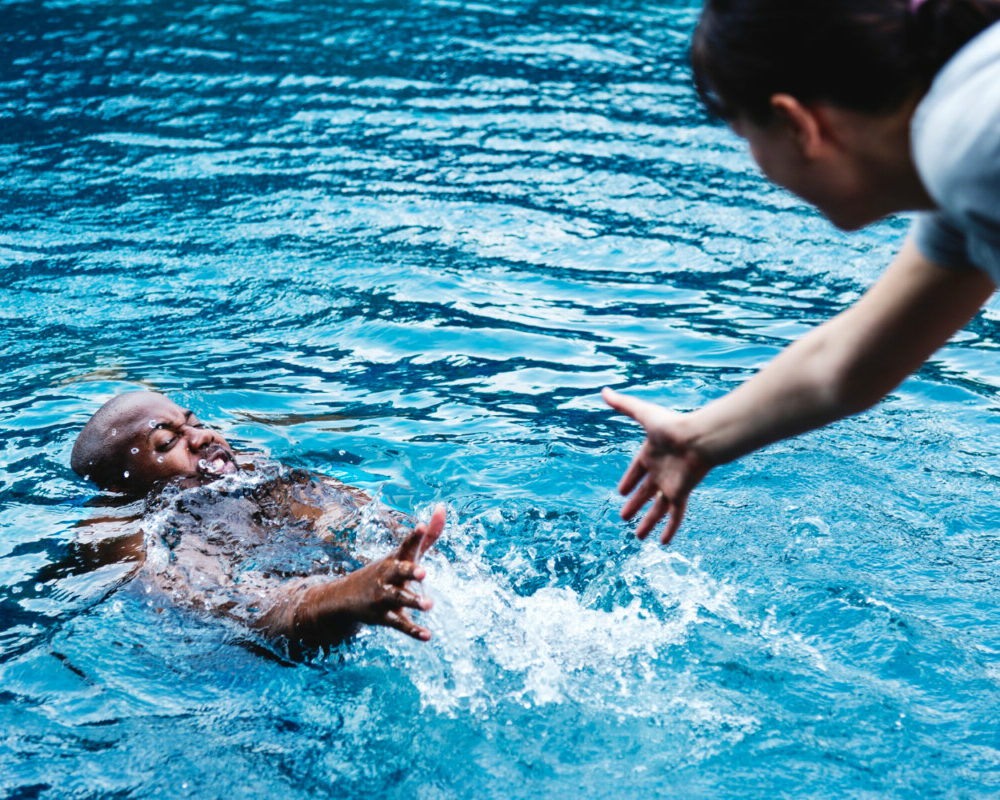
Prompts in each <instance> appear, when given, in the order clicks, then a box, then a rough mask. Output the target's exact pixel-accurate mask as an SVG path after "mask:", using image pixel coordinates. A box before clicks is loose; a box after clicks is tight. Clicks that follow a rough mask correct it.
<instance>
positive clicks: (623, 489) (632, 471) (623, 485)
mask: <svg viewBox="0 0 1000 800" xmlns="http://www.w3.org/2000/svg"><path fill="white" fill-rule="evenodd" d="M643 449H645V445H643ZM645 474H646V461H645V459H644V458H643V451H642V450H640V451H639V452H638V453H637V454H636V457H635V458H633V459H632V463H631V464H629V465H628V469H627V470H625V474H624V475H622V479H621V480H620V481H618V494H621V495H626V494H628V493H629V492H631V491H632V490H633V489H634V488H635V487H636V485H637V484H638V483H639V481H640V480H642V478H643V476H644V475H645Z"/></svg>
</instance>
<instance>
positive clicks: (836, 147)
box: [732, 118, 892, 230]
mask: <svg viewBox="0 0 1000 800" xmlns="http://www.w3.org/2000/svg"><path fill="white" fill-rule="evenodd" d="M732 128H733V131H734V132H735V133H736V134H737V135H738V136H740V137H742V138H743V139H746V141H747V143H748V144H749V145H750V154H751V155H752V156H753V159H754V161H756V162H757V165H758V166H759V167H760V170H761V172H763V173H764V175H765V177H767V178H768V179H769V180H770V181H772V182H773V183H776V184H777V185H778V186H781V187H783V188H785V189H787V190H788V191H790V192H792V193H793V194H795V195H797V196H798V197H800V198H802V199H803V200H805V201H806V202H807V203H809V204H810V205H812V206H814V207H815V208H816V209H818V210H819V211H820V213H822V214H823V215H824V216H825V217H826V218H827V219H829V220H830V222H832V223H833V224H834V225H836V226H837V227H838V228H840V229H842V230H855V229H857V228H861V227H864V226H865V225H868V224H870V223H872V222H875V221H876V220H878V219H881V218H882V217H883V216H885V215H886V214H887V213H889V211H891V210H892V209H887V208H885V207H884V196H885V194H884V192H882V191H881V187H880V186H878V185H877V181H876V180H875V179H874V175H873V173H871V172H870V171H869V170H867V169H866V168H865V165H864V163H863V160H862V159H861V158H860V157H859V155H858V154H857V153H855V152H853V151H852V150H851V148H849V147H844V146H843V142H844V140H843V139H840V138H838V139H836V140H831V139H827V138H823V137H824V136H825V133H824V134H819V133H816V132H810V131H804V130H802V129H801V128H800V127H798V126H797V125H796V122H795V121H794V120H788V119H785V118H782V119H777V120H775V121H774V122H771V123H769V124H766V125H760V124H758V123H754V122H751V121H749V120H746V119H740V120H737V121H736V122H734V123H733V124H732ZM810 136H813V139H811V140H810V139H809V137H810ZM848 141H849V139H848Z"/></svg>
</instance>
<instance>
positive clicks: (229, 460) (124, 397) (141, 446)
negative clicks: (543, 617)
mask: <svg viewBox="0 0 1000 800" xmlns="http://www.w3.org/2000/svg"><path fill="white" fill-rule="evenodd" d="M71 466H72V467H73V470H74V471H75V472H76V473H77V474H78V475H81V476H83V477H85V478H86V479H88V480H90V481H92V482H93V483H95V484H97V486H98V487H99V488H101V489H105V490H110V491H114V492H118V493H120V495H121V496H122V499H132V500H136V499H138V498H145V502H144V508H143V511H142V513H141V514H136V513H135V512H134V508H133V512H132V513H131V515H130V516H127V517H122V516H120V515H119V516H111V517H105V518H102V519H97V520H93V521H91V523H90V525H89V527H90V529H91V537H90V539H91V543H90V544H87V543H84V544H81V545H79V549H83V550H88V549H89V556H90V559H91V560H96V561H100V562H107V561H109V560H114V561H134V562H136V563H137V564H138V565H139V567H138V568H137V571H138V572H139V573H140V575H141V577H142V579H143V580H145V581H146V582H147V591H152V590H153V589H158V590H160V591H162V592H163V593H164V594H166V595H167V596H169V597H170V598H171V599H172V601H173V602H176V603H179V604H181V605H187V606H191V607H194V608H200V609H204V610H207V611H209V612H211V613H213V614H215V615H219V616H224V617H227V618H230V619H235V620H237V621H238V622H240V623H242V624H244V625H246V626H247V627H248V628H250V629H252V630H254V631H256V632H258V633H260V634H263V635H264V636H265V637H267V638H269V639H282V640H284V641H285V642H287V644H288V646H289V649H290V651H292V652H296V651H299V650H300V648H301V647H303V646H305V647H317V646H324V645H328V644H334V643H336V642H339V641H341V640H343V639H345V638H347V637H349V636H350V635H352V634H353V633H354V632H355V631H356V630H357V628H358V626H359V624H362V623H363V624H367V625H383V626H386V627H390V628H395V629H396V630H399V631H402V632H403V633H405V634H407V635H408V636H412V637H413V638H415V639H418V640H421V641H427V640H428V639H430V637H431V634H430V631H429V630H427V629H426V628H424V627H421V626H420V625H417V624H416V623H415V622H414V621H413V620H412V619H411V618H410V615H409V612H410V610H411V609H414V610H419V611H426V610H428V609H429V608H430V607H431V601H430V599H429V598H427V597H424V596H421V595H418V594H417V593H416V592H414V591H413V588H412V585H413V582H417V583H419V582H420V581H422V580H423V578H424V576H425V572H424V568H423V567H422V566H420V558H421V556H423V554H424V553H425V552H426V551H427V549H428V548H429V547H431V546H432V545H433V544H434V542H435V541H437V538H438V537H439V536H440V534H441V531H442V529H443V528H444V522H445V510H444V507H443V506H441V505H439V506H438V507H437V508H436V509H435V510H434V512H433V514H432V515H431V518H430V521H429V522H427V523H419V524H417V525H416V526H415V527H413V530H412V531H411V532H409V533H408V534H407V535H405V537H404V538H403V539H402V541H401V542H400V543H399V545H398V546H397V547H396V548H395V550H394V551H393V552H391V553H390V554H389V555H387V556H385V557H384V558H380V559H377V560H374V561H371V562H369V563H366V564H363V565H360V562H358V561H357V560H356V559H355V558H354V557H353V555H352V553H351V549H350V548H349V546H350V545H352V544H356V541H355V540H356V538H357V536H358V531H359V530H362V529H368V530H370V529H372V528H375V529H378V530H381V531H382V532H383V533H384V532H386V531H388V532H389V533H390V534H396V535H398V534H400V533H402V532H403V531H404V530H405V528H406V519H405V517H404V516H403V515H402V514H400V513H399V512H396V511H393V510H391V509H388V508H386V507H385V506H382V505H381V504H379V503H378V502H376V501H373V500H372V498H370V497H368V496H367V495H366V494H364V493H363V492H362V491H360V490H359V489H355V488H353V487H349V486H347V485H345V484H343V483H340V482H339V481H336V480H334V479H332V478H327V477H319V476H313V475H310V474H308V473H305V472H303V471H301V470H292V471H289V470H287V469H284V468H282V467H280V465H274V464H272V465H260V466H259V465H255V464H253V463H251V462H249V461H246V460H245V459H243V458H240V459H238V458H237V456H236V455H235V454H234V453H233V450H232V449H231V448H230V446H229V444H228V442H226V440H225V439H224V438H223V437H222V436H221V435H220V434H219V433H217V432H216V431H213V430H211V429H209V428H206V427H205V426H204V425H203V424H202V423H201V422H200V421H199V420H198V418H197V417H196V416H195V415H194V413H193V412H191V411H189V410H186V409H182V408H181V407H180V406H178V405H177V404H176V403H174V402H173V401H171V400H170V399H168V398H167V397H165V396H164V395H162V394H158V393H156V392H148V391H137V392H128V393H125V394H121V395H118V396H116V397H113V398H112V399H111V400H109V401H108V402H106V403H105V404H104V405H103V406H101V408H100V409H99V410H98V411H97V412H96V413H95V414H94V415H93V417H91V418H90V420H89V421H88V422H87V424H86V425H85V426H84V428H83V429H82V430H81V431H80V434H79V436H78V437H77V439H76V442H75V443H74V445H73V452H72V456H71ZM123 524H125V525H126V526H127V527H126V532H125V533H123V532H122V526H123ZM102 526H104V527H105V528H110V530H111V535H110V536H108V535H107V534H106V533H104V532H100V531H98V534H97V535H96V536H95V535H93V531H94V530H95V529H100V528H101V527H102ZM128 526H130V527H128ZM345 567H348V568H349V567H356V568H354V569H349V570H345Z"/></svg>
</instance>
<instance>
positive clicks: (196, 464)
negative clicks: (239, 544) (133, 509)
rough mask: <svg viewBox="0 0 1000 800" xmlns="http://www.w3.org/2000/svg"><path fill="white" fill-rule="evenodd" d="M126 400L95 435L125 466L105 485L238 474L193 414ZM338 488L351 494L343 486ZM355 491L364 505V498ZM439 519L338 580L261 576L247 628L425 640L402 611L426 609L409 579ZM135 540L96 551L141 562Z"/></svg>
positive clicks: (320, 640) (151, 395) (140, 486)
mask: <svg viewBox="0 0 1000 800" xmlns="http://www.w3.org/2000/svg"><path fill="white" fill-rule="evenodd" d="M127 397H128V404H127V405H126V406H125V407H124V408H123V409H122V410H121V412H120V413H118V414H117V415H116V416H115V418H114V420H113V422H109V423H108V425H107V428H106V429H105V430H104V431H103V432H102V434H103V440H104V442H105V443H106V444H105V445H104V446H105V447H106V448H107V449H108V450H109V451H110V452H111V453H113V454H117V455H118V456H120V462H121V463H122V464H123V465H124V469H123V475H122V479H121V480H122V483H121V484H120V485H117V486H114V487H111V488H114V489H119V490H122V491H125V492H127V493H128V494H135V495H138V494H145V493H146V492H147V491H148V490H149V489H151V488H152V487H153V486H154V485H155V484H156V483H158V482H162V481H166V480H169V479H172V478H193V479H197V480H212V479H214V478H216V477H218V476H220V475H229V474H233V473H235V472H237V470H238V467H237V465H236V460H235V457H234V455H233V451H232V449H231V448H230V447H229V443H228V442H226V440H225V438H223V437H222V436H221V435H220V434H218V433H216V432H215V431H212V430H210V429H208V428H206V427H205V426H204V425H202V423H201V422H200V421H199V420H198V418H197V417H196V416H195V415H194V413H193V412H191V411H189V410H187V409H184V408H181V407H180V406H178V405H177V404H176V403H174V402H173V401H172V400H170V399H168V398H167V397H165V396H163V395H161V394H157V393H155V392H135V393H130V394H129V395H127ZM345 490H346V491H348V492H349V493H354V492H356V490H351V489H350V488H349V487H345ZM362 496H363V497H364V499H365V500H366V501H367V502H371V500H370V498H367V497H366V496H364V495H362ZM291 510H292V513H293V514H295V515H296V516H299V515H302V516H305V517H308V518H310V519H314V520H316V521H317V522H320V521H322V520H323V519H324V518H325V516H324V515H325V514H332V515H333V516H334V517H336V518H338V519H339V518H340V517H341V516H343V513H342V510H341V509H338V508H322V509H320V508H316V509H309V508H304V507H303V508H292V509H291ZM309 512H313V513H309ZM387 521H388V522H389V523H390V524H393V525H395V524H396V521H395V519H391V518H389V517H387ZM444 522H445V509H444V507H443V506H438V507H437V508H436V509H435V511H434V513H433V514H432V515H431V519H430V521H429V522H427V523H419V524H417V525H416V526H415V527H414V528H413V530H412V531H411V532H410V533H409V534H408V535H407V536H406V537H405V538H404V539H403V541H402V543H401V544H400V545H399V546H398V547H397V548H396V549H395V550H394V551H393V552H392V553H390V554H389V555H388V556H386V557H384V558H381V559H378V560H377V561H373V562H371V563H369V564H366V565H365V566H364V567H362V568H360V569H358V570H355V571H354V572H351V573H348V574H347V575H345V576H342V577H340V578H334V579H332V580H321V581H320V582H317V581H316V578H313V577H303V578H292V579H287V580H278V581H275V580H273V579H268V580H269V581H270V582H268V581H264V582H263V583H262V584H261V586H260V587H259V588H260V589H261V590H262V591H263V592H264V593H265V595H266V596H267V597H268V600H267V602H266V605H267V606H268V608H267V610H266V611H265V612H264V613H263V614H261V615H260V617H259V618H258V619H257V620H256V621H255V622H254V623H253V627H254V628H255V629H257V630H259V631H261V632H263V633H265V634H267V635H273V636H284V637H286V638H287V639H288V640H289V641H290V642H293V643H294V642H298V643H303V644H308V645H323V644H330V643H334V642H337V641H340V640H341V639H343V638H345V637H347V636H349V635H351V633H352V632H353V629H354V626H355V625H356V624H357V623H364V624H368V625H380V626H385V627H389V628H395V629H396V630H398V631H401V632H402V633H405V634H406V635H407V636H411V637H413V638H415V639H418V640H421V641H427V640H428V639H430V638H431V633H430V631H429V630H427V628H424V627H422V626H420V625H418V624H416V623H415V622H414V621H413V620H412V619H411V618H410V615H409V612H410V610H411V609H413V610H418V611H427V610H428V609H429V608H430V607H431V601H430V600H429V599H428V598H426V597H422V596H420V595H418V594H417V593H416V592H415V591H414V588H413V584H419V583H420V582H421V581H422V580H423V579H424V577H425V574H426V573H425V571H424V569H423V567H422V566H420V563H419V562H420V559H421V557H422V556H423V554H424V553H425V552H426V551H427V550H428V549H429V548H430V547H431V546H432V545H433V544H434V542H435V541H436V540H437V538H438V537H439V536H440V535H441V532H442V530H443V529H444ZM142 542H143V537H142V535H141V533H140V534H137V535H129V536H127V537H115V539H114V541H113V542H112V544H113V545H114V547H105V548H101V549H102V552H103V551H104V550H107V551H108V554H111V553H112V552H113V553H114V556H115V560H121V559H125V560H136V561H140V562H142V561H143V560H144V553H143V552H142ZM196 550H197V548H195V550H192V551H191V552H195V551H196ZM176 555H178V557H180V558H184V557H185V551H184V550H183V549H182V550H179V551H178V552H177V553H176ZM188 555H190V553H188ZM188 567H189V568H193V569H195V570H197V569H201V568H202V565H201V564H200V562H199V563H197V564H195V565H194V567H191V565H190V564H189V565H188ZM216 568H217V567H216ZM204 574H206V575H208V576H209V579H210V578H211V574H212V572H211V570H208V571H207V572H205V573H204ZM317 577H318V576H317ZM154 580H155V577H154ZM186 588H187V590H189V594H190V595H191V597H192V598H193V599H194V602H193V604H195V605H202V603H201V602H200V600H198V599H197V598H198V594H197V592H191V591H190V588H191V587H186ZM170 589H171V591H172V592H174V593H177V592H181V593H182V594H183V592H184V591H185V588H184V587H179V586H177V585H176V584H174V585H171V587H170ZM259 601H260V598H259V597H254V598H251V599H250V600H249V601H248V602H255V603H256V602H259Z"/></svg>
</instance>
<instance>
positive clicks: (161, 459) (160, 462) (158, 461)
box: [156, 456, 163, 464]
mask: <svg viewBox="0 0 1000 800" xmlns="http://www.w3.org/2000/svg"><path fill="white" fill-rule="evenodd" d="M156 463H157V464H162V463H163V456H160V457H159V458H158V459H156Z"/></svg>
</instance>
